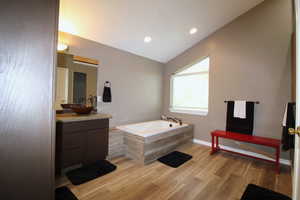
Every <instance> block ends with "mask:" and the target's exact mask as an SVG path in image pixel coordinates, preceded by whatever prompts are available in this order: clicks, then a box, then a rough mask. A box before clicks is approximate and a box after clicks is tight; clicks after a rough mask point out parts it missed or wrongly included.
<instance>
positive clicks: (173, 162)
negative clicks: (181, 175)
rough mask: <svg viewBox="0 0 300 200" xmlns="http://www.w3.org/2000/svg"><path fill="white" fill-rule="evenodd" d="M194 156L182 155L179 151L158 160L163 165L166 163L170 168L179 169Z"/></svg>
mask: <svg viewBox="0 0 300 200" xmlns="http://www.w3.org/2000/svg"><path fill="white" fill-rule="evenodd" d="M192 157H193V156H190V155H188V154H185V153H181V152H179V151H173V152H172V153H169V154H167V155H165V156H163V157H161V158H159V159H158V161H160V162H161V163H164V164H165V165H168V166H170V167H174V168H177V167H179V166H180V165H182V164H183V163H185V162H186V161H188V160H190V159H192Z"/></svg>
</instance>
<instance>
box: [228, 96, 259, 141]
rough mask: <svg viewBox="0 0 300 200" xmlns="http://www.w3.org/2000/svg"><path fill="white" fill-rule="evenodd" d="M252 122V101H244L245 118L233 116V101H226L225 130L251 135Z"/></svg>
mask: <svg viewBox="0 0 300 200" xmlns="http://www.w3.org/2000/svg"><path fill="white" fill-rule="evenodd" d="M253 123H254V102H246V118H245V119H241V118H235V117H234V101H228V102H227V119H226V131H230V132H236V133H243V134H248V135H252V133H253Z"/></svg>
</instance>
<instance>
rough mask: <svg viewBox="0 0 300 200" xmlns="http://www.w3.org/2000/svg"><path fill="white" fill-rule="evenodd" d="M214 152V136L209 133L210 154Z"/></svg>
mask: <svg viewBox="0 0 300 200" xmlns="http://www.w3.org/2000/svg"><path fill="white" fill-rule="evenodd" d="M213 153H215V137H214V136H213V135H211V152H210V154H213Z"/></svg>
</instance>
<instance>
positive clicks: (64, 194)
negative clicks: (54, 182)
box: [55, 187, 78, 200]
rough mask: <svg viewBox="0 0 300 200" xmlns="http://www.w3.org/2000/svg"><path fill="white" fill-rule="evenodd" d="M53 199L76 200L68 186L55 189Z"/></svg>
mask: <svg viewBox="0 0 300 200" xmlns="http://www.w3.org/2000/svg"><path fill="white" fill-rule="evenodd" d="M55 200H78V199H77V197H76V196H75V195H74V194H73V193H72V192H71V190H70V189H69V188H68V187H60V188H57V189H56V190H55Z"/></svg>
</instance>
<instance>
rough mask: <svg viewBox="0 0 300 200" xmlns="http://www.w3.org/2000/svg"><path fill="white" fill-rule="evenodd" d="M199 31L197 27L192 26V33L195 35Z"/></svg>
mask: <svg viewBox="0 0 300 200" xmlns="http://www.w3.org/2000/svg"><path fill="white" fill-rule="evenodd" d="M197 31H198V29H197V28H191V30H190V34H191V35H193V34H195V33H197Z"/></svg>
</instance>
